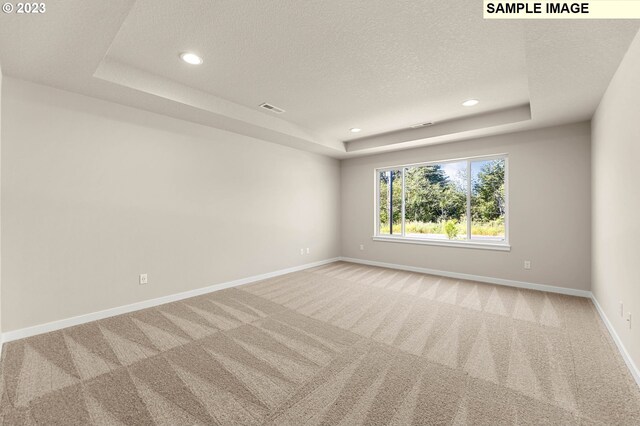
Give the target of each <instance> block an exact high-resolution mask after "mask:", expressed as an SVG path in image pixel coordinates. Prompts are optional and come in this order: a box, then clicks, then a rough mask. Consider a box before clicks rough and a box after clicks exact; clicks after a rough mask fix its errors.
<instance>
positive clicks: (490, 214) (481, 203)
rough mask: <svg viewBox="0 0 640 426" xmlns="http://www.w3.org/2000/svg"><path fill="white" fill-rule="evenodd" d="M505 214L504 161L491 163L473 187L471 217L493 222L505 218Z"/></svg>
mask: <svg viewBox="0 0 640 426" xmlns="http://www.w3.org/2000/svg"><path fill="white" fill-rule="evenodd" d="M504 212H505V196H504V160H493V161H489V162H487V163H486V164H485V165H484V166H483V167H482V169H481V170H480V172H479V173H478V177H477V179H476V180H475V181H474V182H473V185H472V192H471V217H472V218H473V220H479V221H492V220H496V219H499V218H501V217H504Z"/></svg>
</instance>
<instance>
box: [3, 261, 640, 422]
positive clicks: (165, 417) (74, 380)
mask: <svg viewBox="0 0 640 426" xmlns="http://www.w3.org/2000/svg"><path fill="white" fill-rule="evenodd" d="M0 394H1V401H0V415H1V417H0V418H2V421H3V424H6V425H22V424H42V425H56V424H59V425H87V424H97V425H154V424H158V425H182V424H185V425H195V424H207V425H208V424H222V425H226V424H243V425H251V424H291V425H302V424H331V425H333V424H341V425H354V424H371V425H378V424H380V425H382V424H390V425H405V424H455V425H465V424H486V425H498V424H519V425H522V424H563V425H565V424H566V425H570V424H575V425H578V424H623V425H633V424H636V425H637V424H640V392H639V390H638V387H637V386H636V385H635V383H634V382H633V381H632V378H631V376H630V374H629V372H628V370H627V369H626V367H625V365H624V363H623V361H622V359H621V357H620V356H619V354H618V352H617V351H616V348H615V346H614V345H613V343H612V341H611V338H610V337H609V335H608V334H607V332H606V330H605V328H604V326H603V324H602V323H601V321H600V320H599V318H598V316H597V314H596V312H595V309H594V307H593V305H592V304H591V302H590V301H589V300H587V299H582V298H577V297H569V296H562V295H557V294H547V293H541V292H536V291H529V290H518V289H514V288H508V287H500V286H493V285H486V284H479V283H475V282H469V281H458V280H453V279H447V278H441V277H436V276H429V275H420V274H414V273H408V272H401V271H395V270H389V269H382V268H375V267H369V266H361V265H355V264H349V263H342V262H340V263H334V264H330V265H326V266H322V267H319V268H315V269H312V270H307V271H303V272H298V273H293V274H290V275H286V276H281V277H278V278H273V279H270V280H266V281H262V282H259V283H255V284H252V285H247V286H243V287H238V288H234V289H228V290H224V291H220V292H216V293H212V294H208V295H205V296H201V297H196V298H193V299H187V300H184V301H181V302H176V303H171V304H167V305H163V306H160V307H157V308H153V309H147V310H144V311H140V312H136V313H133V314H128V315H122V316H118V317H114V318H110V319H106V320H102V321H97V322H93V323H89V324H86V325H81V326H78V327H73V328H69V329H65V330H62V331H56V332H53V333H48V334H44V335H40V336H36V337H32V338H29V339H24V340H21V341H16V342H11V343H8V344H6V345H5V347H4V354H3V357H2V381H1V384H0Z"/></svg>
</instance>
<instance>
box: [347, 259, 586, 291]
mask: <svg viewBox="0 0 640 426" xmlns="http://www.w3.org/2000/svg"><path fill="white" fill-rule="evenodd" d="M340 260H342V261H344V262H352V263H361V264H363V265H371V266H380V267H382V268H391V269H400V270H403V271H410V272H418V273H421V274H430V275H440V276H443V277H449V278H457V279H460V280H470V281H478V282H483V283H490V284H498V285H504V286H509V287H518V288H528V289H530V290H540V291H547V292H550V293H560V294H566V295H569V296H579V297H587V298H591V292H590V291H588V290H578V289H575V288H567V287H556V286H552V285H547V284H535V283H528V282H524V281H515V280H507V279H504V278H493V277H485V276H481V275H471V274H462V273H459V272H449V271H440V270H437V269H429V268H420V267H417V266H407V265H398V264H395V263H384V262H377V261H375V260H364V259H356V258H351V257H341V258H340Z"/></svg>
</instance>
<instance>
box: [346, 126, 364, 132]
mask: <svg viewBox="0 0 640 426" xmlns="http://www.w3.org/2000/svg"><path fill="white" fill-rule="evenodd" d="M349 130H350V131H351V133H358V132H361V131H362V129H360V128H358V127H352V128H351V129H349Z"/></svg>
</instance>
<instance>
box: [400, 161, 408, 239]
mask: <svg viewBox="0 0 640 426" xmlns="http://www.w3.org/2000/svg"><path fill="white" fill-rule="evenodd" d="M406 170H407V169H406V168H403V169H402V171H401V173H402V230H401V231H400V232H401V233H402V236H403V237H404V236H405V231H404V209H405V202H404V195H405V189H404V182H405V180H404V175H405V171H406Z"/></svg>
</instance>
